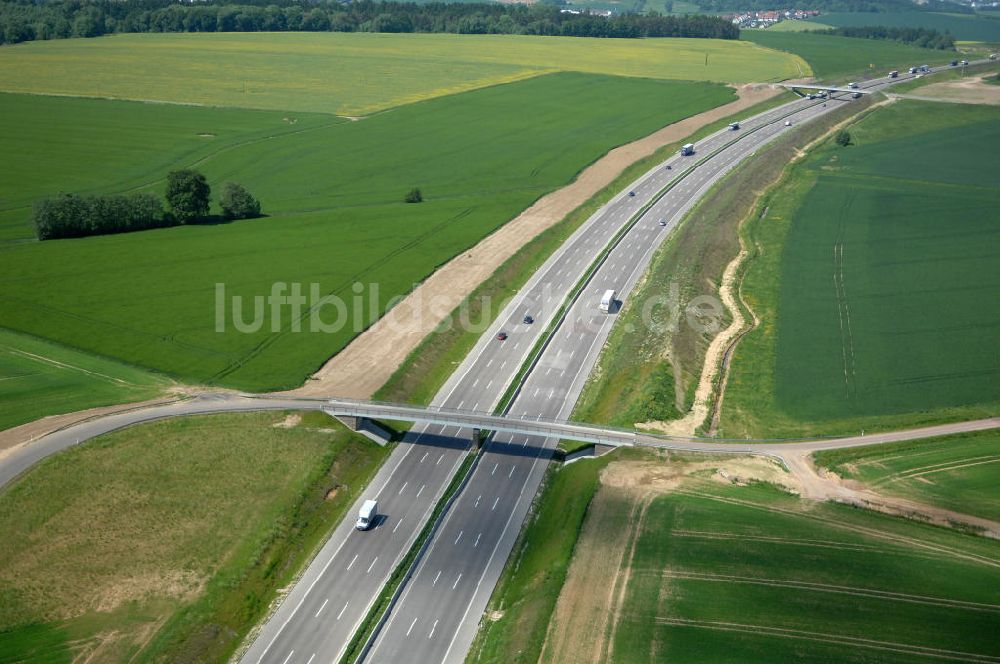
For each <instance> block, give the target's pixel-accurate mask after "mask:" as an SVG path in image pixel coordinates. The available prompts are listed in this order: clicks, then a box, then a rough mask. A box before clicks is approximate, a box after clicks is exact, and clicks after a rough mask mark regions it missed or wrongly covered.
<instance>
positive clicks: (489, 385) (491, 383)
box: [486, 378, 493, 390]
mask: <svg viewBox="0 0 1000 664" xmlns="http://www.w3.org/2000/svg"><path fill="white" fill-rule="evenodd" d="M492 386H493V379H492V378H491V379H490V382H488V383H486V389H487V390H488V389H490V387H492Z"/></svg>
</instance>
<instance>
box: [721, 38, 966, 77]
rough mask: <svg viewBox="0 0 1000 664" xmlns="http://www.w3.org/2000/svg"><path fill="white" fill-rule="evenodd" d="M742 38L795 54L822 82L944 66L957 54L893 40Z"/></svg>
mask: <svg viewBox="0 0 1000 664" xmlns="http://www.w3.org/2000/svg"><path fill="white" fill-rule="evenodd" d="M740 38H741V39H745V40H749V41H752V42H754V43H755V44H760V45H761V46H765V47H767V48H773V49H777V50H780V51H787V52H789V53H794V54H796V55H798V56H800V57H802V59H803V60H805V61H806V62H808V63H809V66H810V67H811V68H812V70H813V72H814V73H815V75H816V77H817V78H818V79H819V80H833V79H837V78H843V77H847V76H862V75H864V74H866V73H871V75H873V76H879V75H884V74H885V72H886V71H887V70H890V69H906V68H907V67H912V66H914V65H922V64H925V63H926V64H931V65H934V64H941V63H944V62H947V61H949V60H951V59H952V57H953V56H954V53H950V52H948V51H935V50H931V49H927V48H917V47H916V46H907V45H906V44H899V43H897V42H892V41H879V40H875V39H852V38H850V37H836V36H832V35H812V34H808V33H803V32H773V31H771V30H744V31H743V32H741V33H740Z"/></svg>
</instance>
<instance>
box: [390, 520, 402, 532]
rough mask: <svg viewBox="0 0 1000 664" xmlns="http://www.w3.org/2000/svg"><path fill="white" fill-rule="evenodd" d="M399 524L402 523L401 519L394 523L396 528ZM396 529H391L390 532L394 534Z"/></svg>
mask: <svg viewBox="0 0 1000 664" xmlns="http://www.w3.org/2000/svg"><path fill="white" fill-rule="evenodd" d="M401 523H403V520H402V519H400V520H399V521H397V522H396V528H399V524H401ZM396 528H393V529H392V532H396Z"/></svg>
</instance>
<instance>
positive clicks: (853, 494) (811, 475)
mask: <svg viewBox="0 0 1000 664" xmlns="http://www.w3.org/2000/svg"><path fill="white" fill-rule="evenodd" d="M783 458H784V460H785V463H787V464H788V469H789V471H791V473H792V475H794V476H795V477H796V478H797V480H798V483H799V485H800V486H801V487H802V496H803V497H804V498H808V499H810V500H818V501H823V500H833V501H836V502H839V503H845V504H847V505H856V506H858V507H863V508H866V509H871V510H875V511H876V512H882V513H884V514H891V515H893V516H901V517H905V518H910V519H916V520H918V521H926V522H928V523H933V524H935V525H938V526H945V527H954V526H955V525H956V524H960V525H964V526H967V527H970V528H971V529H973V530H977V531H979V532H980V533H982V535H983V536H985V537H991V538H993V539H1000V523H997V522H996V521H991V520H989V519H983V518H980V517H976V516H972V515H970V514H964V513H962V512H955V511H953V510H947V509H944V508H941V507H935V506H933V505H926V504H924V503H918V502H915V501H912V500H907V499H905V498H899V497H896V496H890V495H885V494H882V493H878V492H876V491H874V490H873V489H872V488H871V487H868V486H865V485H864V484H862V483H860V482H855V481H853V480H844V479H841V478H840V477H839V476H838V475H837V474H836V473H833V472H829V471H827V470H826V469H825V468H817V467H816V466H815V464H814V463H813V460H812V457H811V455H810V453H808V452H792V451H789V452H788V453H786V454H784V455H783Z"/></svg>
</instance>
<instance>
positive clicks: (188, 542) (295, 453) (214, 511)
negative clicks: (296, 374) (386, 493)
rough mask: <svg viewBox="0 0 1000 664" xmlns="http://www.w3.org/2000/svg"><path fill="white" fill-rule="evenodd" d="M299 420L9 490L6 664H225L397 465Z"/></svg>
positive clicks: (134, 450)
mask: <svg viewBox="0 0 1000 664" xmlns="http://www.w3.org/2000/svg"><path fill="white" fill-rule="evenodd" d="M285 417H286V414H284V413H254V414H236V415H213V416H204V417H191V418H177V419H174V420H169V421H165V422H158V423H153V424H147V425H143V426H139V427H133V428H130V429H127V430H124V431H120V432H117V433H113V434H109V435H106V436H101V437H100V438H96V439H94V440H92V441H89V442H88V443H87V444H86V445H82V446H80V447H74V448H72V449H70V450H67V451H66V452H64V453H62V454H58V455H55V456H53V457H50V458H49V459H46V460H45V461H43V462H42V463H40V464H39V465H38V466H36V467H35V468H33V469H32V470H31V471H30V472H28V473H27V474H25V475H24V476H22V477H21V478H19V479H18V480H16V481H15V482H14V483H13V484H11V485H9V486H7V487H4V489H3V491H0V531H2V532H3V533H4V536H3V537H2V538H0V598H2V601H0V661H3V662H21V661H35V662H41V661H44V662H69V661H71V660H72V661H83V660H87V661H168V662H179V661H202V662H204V661H225V659H226V658H227V656H228V655H229V654H230V653H231V652H232V650H233V649H234V648H235V647H236V646H237V645H238V644H239V642H240V639H241V638H242V637H243V635H244V634H245V633H246V631H247V630H248V629H249V628H250V627H251V626H252V625H253V624H254V623H255V622H256V621H257V620H259V619H260V618H261V617H262V615H263V613H264V611H266V609H267V606H268V604H269V602H270V601H271V599H272V598H273V597H274V595H275V592H276V591H277V589H278V588H280V587H282V586H283V585H284V584H286V583H288V582H289V580H290V579H291V577H292V576H293V575H294V574H295V572H296V570H297V569H298V568H299V566H300V565H302V564H303V563H304V562H305V560H307V559H308V557H309V556H310V554H311V553H312V551H313V549H314V548H315V547H316V546H317V545H318V544H319V543H321V542H322V541H323V540H324V539H325V537H326V534H327V533H328V532H329V530H330V529H331V528H332V527H333V526H334V525H335V524H336V523H338V522H339V520H340V518H341V517H342V516H343V513H344V511H345V510H346V509H347V507H348V506H349V505H350V504H351V503H352V502H353V501H354V500H355V499H356V498H357V496H358V495H359V493H360V491H362V490H363V487H364V485H365V484H366V483H367V482H368V480H369V478H370V477H371V475H372V474H373V473H374V471H375V469H377V467H378V465H379V464H380V463H381V461H382V460H383V459H384V458H385V456H386V454H387V451H386V450H385V449H383V448H380V447H378V446H377V445H375V444H374V443H372V442H370V441H368V440H367V439H365V438H363V437H356V436H353V435H351V434H350V432H348V431H347V430H346V429H344V428H342V427H340V426H339V425H337V424H336V423H335V422H333V421H332V420H331V419H330V418H329V417H327V416H325V415H323V414H321V413H308V414H305V415H304V416H303V419H302V420H301V421H300V422H298V423H297V424H295V423H294V422H286V423H287V424H291V425H292V426H287V427H279V426H275V425H276V424H279V423H282V422H283V420H285ZM331 431H332V432H333V433H331ZM91 658H92V659H91Z"/></svg>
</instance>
